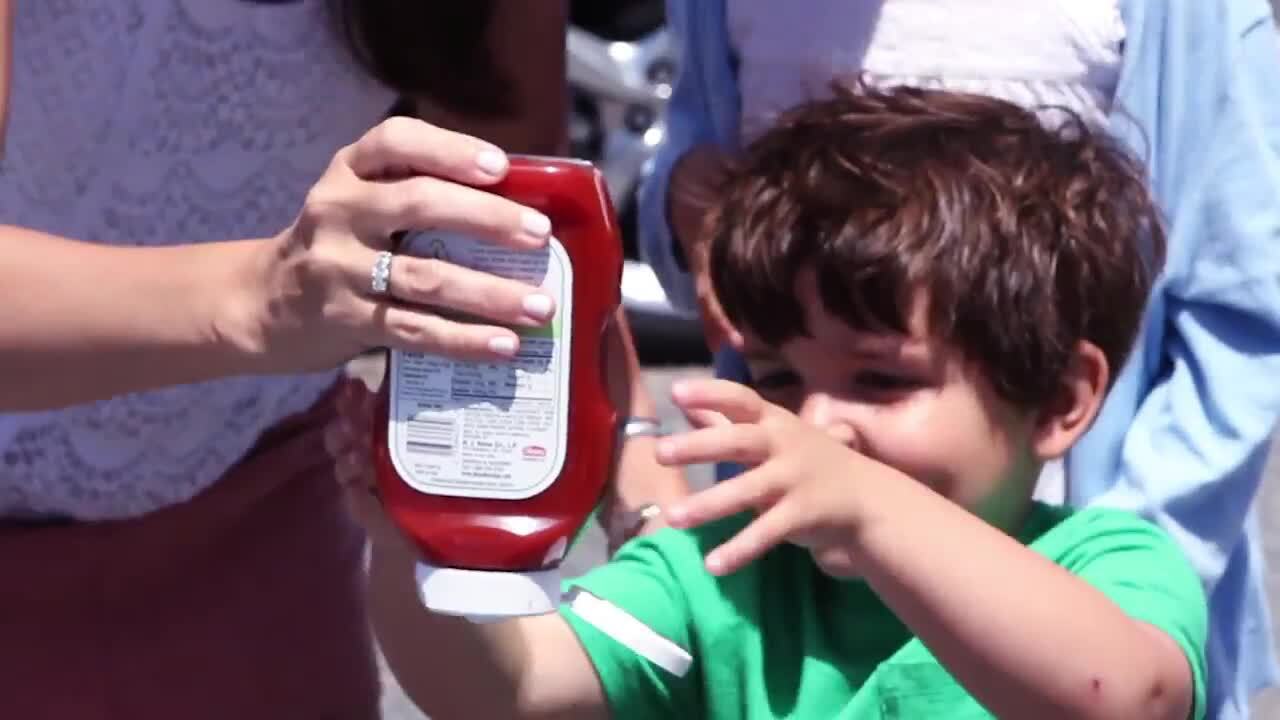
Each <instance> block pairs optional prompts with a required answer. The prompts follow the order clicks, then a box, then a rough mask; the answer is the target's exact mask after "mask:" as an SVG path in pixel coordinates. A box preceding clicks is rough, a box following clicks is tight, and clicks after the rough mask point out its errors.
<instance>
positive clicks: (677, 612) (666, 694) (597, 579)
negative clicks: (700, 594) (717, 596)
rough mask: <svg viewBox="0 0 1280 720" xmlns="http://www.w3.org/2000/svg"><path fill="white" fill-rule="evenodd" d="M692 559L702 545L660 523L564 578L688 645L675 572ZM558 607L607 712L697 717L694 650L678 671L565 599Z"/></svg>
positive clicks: (666, 718)
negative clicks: (580, 572) (584, 572)
mask: <svg viewBox="0 0 1280 720" xmlns="http://www.w3.org/2000/svg"><path fill="white" fill-rule="evenodd" d="M690 560H692V561H693V562H694V563H696V564H697V567H698V568H699V569H700V568H701V553H700V552H699V551H698V548H697V546H696V543H695V542H694V540H693V539H692V538H691V537H690V536H689V535H688V534H687V533H684V532H680V531H675V530H664V531H662V532H659V533H656V534H654V535H652V536H648V537H643V538H638V539H636V540H633V541H632V542H630V543H628V544H627V545H626V546H624V547H623V548H622V549H621V550H620V551H619V553H618V554H617V555H616V556H615V557H614V559H612V560H611V561H610V562H608V563H606V564H604V565H602V566H600V567H598V568H596V569H594V570H592V571H591V572H590V573H588V574H587V575H585V576H583V577H581V578H578V579H576V580H572V581H569V582H568V583H567V585H568V586H569V587H568V588H566V589H569V588H571V587H574V586H576V587H580V588H582V589H583V590H586V591H587V592H590V593H591V594H593V595H595V596H596V597H599V598H601V599H604V600H607V601H609V602H611V603H613V604H614V605H616V606H618V607H619V608H621V609H623V610H625V611H626V612H628V613H630V614H631V615H632V616H634V617H635V618H636V619H637V620H639V621H641V622H643V623H644V624H645V625H647V626H649V628H650V629H652V630H653V631H654V632H656V633H658V634H659V635H661V636H663V637H665V638H666V639H668V640H670V641H671V642H673V643H675V644H676V645H679V646H680V647H682V648H684V649H685V650H688V651H690V652H692V651H693V644H692V641H693V637H692V636H693V632H692V625H693V623H692V618H691V614H690V612H689V605H688V603H687V601H686V596H685V593H684V592H683V588H682V583H681V582H680V581H679V579H678V575H679V568H680V567H687V565H688V563H689V562H690ZM560 612H561V614H562V615H563V616H564V617H565V618H566V620H567V621H568V622H569V625H570V626H571V627H572V628H573V630H574V632H575V633H577V635H578V640H579V642H581V643H582V646H583V648H585V649H586V651H587V655H588V656H590V658H591V661H592V663H593V664H594V665H595V669H596V673H597V674H598V675H599V677H600V682H601V685H602V686H603V688H604V692H605V696H606V698H607V699H608V702H609V707H610V710H611V714H612V716H613V717H614V718H617V719H619V720H622V719H624V718H661V719H662V720H671V718H677V717H700V716H701V715H702V712H701V709H700V698H701V693H700V692H699V687H700V684H699V683H700V680H699V676H700V670H699V667H698V660H699V659H698V658H697V657H696V655H695V657H694V659H693V665H692V667H691V668H690V670H689V672H688V673H687V674H686V675H685V676H684V677H682V678H680V677H676V676H674V675H672V674H670V673H668V672H667V671H666V670H664V669H662V668H660V667H658V666H657V665H654V664H653V663H651V662H649V661H648V660H646V659H645V658H643V657H641V656H640V655H638V654H636V653H635V652H633V651H632V650H630V649H629V648H627V647H626V646H624V645H622V644H621V643H619V642H617V641H616V640H614V639H613V638H611V637H610V636H608V635H605V634H604V633H603V632H601V631H600V630H598V629H597V628H596V627H595V626H593V625H591V624H590V623H588V622H586V621H584V620H583V619H582V618H581V617H579V616H578V615H577V614H576V613H574V612H573V611H572V610H571V609H569V608H568V607H562V608H561V611H560Z"/></svg>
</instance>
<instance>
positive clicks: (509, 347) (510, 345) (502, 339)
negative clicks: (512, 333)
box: [489, 335, 517, 356]
mask: <svg viewBox="0 0 1280 720" xmlns="http://www.w3.org/2000/svg"><path fill="white" fill-rule="evenodd" d="M516 347H517V346H516V339H515V338H513V337H508V336H506V335H500V336H498V337H496V338H492V339H491V340H489V350H491V351H492V352H495V353H497V354H499V355H507V356H511V355H515V354H516Z"/></svg>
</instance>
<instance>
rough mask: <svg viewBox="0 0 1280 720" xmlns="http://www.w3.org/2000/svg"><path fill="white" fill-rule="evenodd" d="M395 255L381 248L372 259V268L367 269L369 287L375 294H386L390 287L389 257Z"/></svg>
mask: <svg viewBox="0 0 1280 720" xmlns="http://www.w3.org/2000/svg"><path fill="white" fill-rule="evenodd" d="M393 257H395V256H394V255H392V254H391V253H389V252H387V251H386V250H383V251H382V252H380V253H378V257H377V258H376V259H375V260H374V261H373V269H372V270H370V271H369V288H370V289H371V290H373V293H374V294H375V295H386V294H387V292H388V291H389V290H390V289H391V259H392V258H393Z"/></svg>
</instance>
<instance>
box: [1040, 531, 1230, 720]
mask: <svg viewBox="0 0 1280 720" xmlns="http://www.w3.org/2000/svg"><path fill="white" fill-rule="evenodd" d="M1068 528H1070V531H1069V533H1068V535H1069V536H1070V537H1067V538H1063V537H1058V538H1053V537H1052V536H1053V535H1054V534H1055V533H1053V532H1051V533H1049V535H1048V536H1046V537H1044V538H1041V540H1042V541H1044V542H1047V543H1049V544H1052V545H1059V544H1060V543H1061V545H1059V547H1063V546H1065V547H1064V548H1063V551H1061V552H1060V554H1059V552H1053V551H1050V552H1051V553H1052V554H1058V555H1059V557H1058V560H1057V561H1058V564H1060V565H1062V566H1063V567H1065V568H1066V569H1067V570H1070V571H1071V572H1072V573H1073V574H1075V575H1077V576H1079V577H1080V578H1081V579H1083V580H1084V581H1085V582H1088V583H1089V584H1090V585H1092V586H1094V587H1096V588H1098V590H1100V591H1102V593H1103V594H1105V595H1106V596H1107V597H1109V598H1110V599H1111V601H1112V602H1114V603H1115V604H1116V605H1118V606H1119V607H1120V609H1121V610H1123V611H1124V612H1125V613H1127V614H1128V615H1129V616H1130V617H1132V618H1134V619H1135V620H1140V621H1142V622H1145V623H1147V624H1149V625H1152V626H1154V627H1156V628H1158V629H1160V630H1162V631H1163V632H1164V633H1165V634H1167V635H1168V636H1169V637H1171V638H1173V640H1174V641H1175V642H1177V644H1178V646H1179V647H1181V648H1182V652H1183V653H1184V654H1185V655H1186V658H1187V664H1188V666H1189V669H1190V671H1191V676H1192V680H1193V682H1194V684H1195V708H1194V709H1193V711H1192V715H1191V717H1193V718H1196V719H1197V720H1199V719H1200V718H1203V717H1204V716H1205V692H1206V678H1205V644H1206V639H1207V636H1208V625H1209V619H1208V605H1207V602H1206V600H1205V595H1204V588H1203V586H1202V585H1201V583H1200V579H1199V577H1198V576H1197V575H1196V573H1195V571H1194V570H1193V569H1192V567H1191V564H1190V563H1189V562H1188V561H1187V559H1186V558H1185V557H1184V556H1183V554H1182V552H1181V551H1180V550H1179V549H1178V546H1177V545H1176V544H1175V543H1174V542H1173V540H1172V539H1171V538H1170V537H1169V536H1168V535H1166V534H1165V533H1164V532H1163V531H1162V530H1160V529H1159V528H1157V527H1156V526H1155V525H1152V524H1151V523H1148V522H1146V521H1144V520H1142V519H1140V518H1138V517H1137V516H1135V515H1133V514H1131V513H1127V512H1121V511H1118V510H1106V509H1087V510H1082V511H1080V512H1078V513H1076V515H1075V516H1073V517H1072V518H1071V520H1070V521H1068V522H1067V523H1064V524H1063V525H1062V526H1060V527H1059V528H1058V529H1059V530H1067V529H1068ZM1040 545H1041V542H1036V543H1034V545H1033V547H1036V546H1040ZM1044 549H1045V550H1048V548H1047V547H1046V548H1044Z"/></svg>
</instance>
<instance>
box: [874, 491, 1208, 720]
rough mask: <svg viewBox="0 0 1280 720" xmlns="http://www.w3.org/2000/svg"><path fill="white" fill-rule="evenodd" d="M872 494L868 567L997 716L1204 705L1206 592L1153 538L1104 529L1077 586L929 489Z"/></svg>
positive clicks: (1173, 719) (1166, 714) (1164, 543)
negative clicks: (875, 500) (876, 498)
mask: <svg viewBox="0 0 1280 720" xmlns="http://www.w3.org/2000/svg"><path fill="white" fill-rule="evenodd" d="M875 492H876V493H877V494H878V495H880V497H881V502H879V503H877V505H878V508H877V510H876V511H875V515H874V517H873V519H871V520H869V521H868V522H866V523H865V524H863V525H862V529H861V530H860V531H859V532H858V537H857V540H856V542H855V545H856V554H857V556H858V558H859V568H860V570H862V571H863V573H864V576H865V578H866V580H867V581H868V582H869V583H870V584H871V586H872V587H873V588H874V589H875V590H876V592H877V593H878V594H879V595H880V597H881V598H882V599H883V600H884V602H885V603H886V604H887V605H888V606H889V607H890V608H892V609H893V611H894V612H895V614H897V615H898V617H900V618H901V619H902V620H903V621H904V622H905V623H906V624H907V625H908V626H909V627H910V628H911V629H912V630H913V631H914V632H915V634H916V635H917V636H918V637H919V638H920V639H921V640H922V641H923V642H924V643H925V645H926V646H928V647H929V649H930V650H931V651H932V652H933V653H934V655H935V656H936V657H937V658H938V660H939V661H941V662H942V664H943V665H944V666H945V667H946V668H947V670H948V671H950V672H951V673H952V674H953V675H954V676H955V678H956V679H957V680H958V681H960V683H961V684H962V685H964V686H965V688H966V689H968V690H969V692H970V693H971V694H972V695H973V696H974V697H975V698H977V699H978V700H979V701H980V702H982V703H983V705H985V706H986V707H987V708H988V709H989V710H990V711H991V712H992V713H993V714H995V715H996V716H997V717H1036V718H1040V719H1041V720H1046V719H1047V718H1053V717H1061V718H1073V719H1077V720H1078V719H1080V718H1115V719H1117V720H1120V719H1122V718H1123V719H1125V720H1143V719H1146V718H1151V719H1153V720H1154V719H1159V720H1184V719H1185V718H1187V717H1189V716H1191V715H1192V714H1193V707H1194V706H1200V705H1202V701H1199V699H1198V695H1199V693H1200V692H1202V687H1201V686H1200V684H1198V683H1197V682H1196V680H1197V679H1202V678H1203V671H1202V669H1201V668H1199V667H1195V666H1193V665H1192V664H1191V663H1189V662H1188V656H1190V657H1191V658H1193V659H1194V662H1197V663H1202V662H1203V660H1202V659H1201V652H1202V648H1203V644H1204V634H1205V626H1206V625H1207V620H1206V619H1205V617H1204V607H1203V599H1202V597H1200V592H1201V590H1200V586H1199V583H1198V581H1197V579H1196V578H1195V576H1194V573H1193V572H1192V571H1191V569H1190V568H1189V567H1188V566H1186V563H1185V562H1178V560H1179V558H1178V556H1177V551H1176V549H1175V548H1174V547H1173V545H1172V543H1171V542H1170V541H1168V540H1167V539H1166V538H1164V537H1163V536H1162V535H1160V534H1159V533H1158V532H1156V531H1155V530H1154V529H1153V528H1148V529H1147V530H1146V531H1144V530H1142V529H1140V528H1146V526H1145V525H1141V526H1140V525H1138V523H1137V521H1136V519H1135V520H1134V521H1132V522H1133V527H1128V528H1121V529H1119V530H1118V531H1115V532H1114V533H1113V529H1109V528H1099V531H1100V535H1099V537H1098V538H1097V539H1096V541H1091V542H1094V547H1092V548H1089V547H1087V546H1088V543H1084V544H1082V548H1081V549H1080V550H1079V552H1081V553H1084V554H1085V555H1086V556H1081V557H1079V558H1077V559H1078V560H1079V562H1080V565H1081V567H1078V568H1076V567H1073V570H1075V572H1077V573H1078V574H1079V576H1076V575H1073V574H1071V573H1070V572H1068V571H1067V570H1066V569H1064V568H1062V567H1059V566H1058V565H1055V564H1054V563H1052V562H1050V561H1049V560H1048V559H1047V558H1045V557H1043V556H1041V555H1039V554H1037V553H1036V552H1034V551H1032V550H1030V549H1029V548H1027V547H1025V546H1023V545H1022V544H1020V543H1019V542H1018V541H1016V540H1015V539H1014V538H1012V537H1009V536H1008V535H1005V534H1004V533H1002V532H1000V531H999V530H997V529H995V528H993V527H992V526H990V525H988V524H986V523H985V522H983V521H982V520H980V519H979V518H978V517H976V516H974V515H972V514H970V513H969V512H968V511H966V510H964V509H962V508H960V507H959V506H957V505H954V504H953V503H951V502H949V501H948V500H946V499H944V498H943V497H941V496H939V495H937V494H935V493H934V492H933V491H931V490H929V489H928V488H926V487H924V486H923V485H920V484H918V483H914V482H898V483H886V484H877V487H876V490H875ZM1112 533H1113V534H1112ZM1108 534H1112V536H1110V537H1108ZM1091 575H1093V576H1094V577H1091ZM1095 584H1097V587H1095ZM1127 600H1132V601H1133V602H1125V601H1127ZM1118 602H1125V605H1126V607H1125V608H1124V609H1122V608H1121V606H1120V605H1119V604H1117V603H1118ZM1135 611H1136V612H1137V614H1138V617H1143V618H1146V619H1149V620H1150V621H1152V622H1156V623H1159V624H1160V625H1161V627H1159V628H1157V627H1154V626H1153V625H1152V624H1149V622H1144V621H1143V620H1140V619H1137V618H1135V617H1134V613H1135ZM1175 637H1176V638H1177V639H1176V641H1175V639H1174V638H1175ZM1046 699H1048V700H1049V701H1050V704H1051V705H1053V706H1055V709H1056V712H1049V713H1046V712H1045V707H1046ZM1200 712H1203V710H1200V709H1196V710H1195V713H1194V714H1195V716H1196V717H1199V716H1200V715H1199V714H1198V713H1200Z"/></svg>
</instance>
